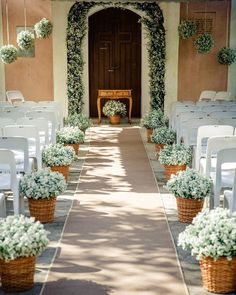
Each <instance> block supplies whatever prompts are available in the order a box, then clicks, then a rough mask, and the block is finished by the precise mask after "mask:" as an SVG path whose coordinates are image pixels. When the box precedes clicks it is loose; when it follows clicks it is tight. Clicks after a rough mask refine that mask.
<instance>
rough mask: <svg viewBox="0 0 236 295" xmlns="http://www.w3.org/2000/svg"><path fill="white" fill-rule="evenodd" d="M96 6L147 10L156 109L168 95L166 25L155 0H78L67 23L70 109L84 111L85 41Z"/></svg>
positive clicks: (149, 57)
mask: <svg viewBox="0 0 236 295" xmlns="http://www.w3.org/2000/svg"><path fill="white" fill-rule="evenodd" d="M94 6H103V7H104V8H108V7H117V8H126V7H133V8H135V9H137V10H140V11H143V12H145V16H144V17H142V18H141V22H142V23H143V24H144V27H145V28H146V36H147V38H148V42H147V46H148V61H149V93H150V97H151V107H152V108H153V109H158V108H160V109H162V110H163V108H164V97H165V83H164V79H165V50H166V45H165V29H164V24H163V23H164V18H163V14H162V11H161V9H160V7H159V5H158V4H157V3H156V2H148V3H135V2H125V3H121V2H115V3H114V2H85V1H84V2H76V3H75V4H74V5H73V6H72V8H71V10H70V12H69V15H68V27H67V67H68V68H67V94H68V104H69V113H70V114H73V113H81V112H82V109H83V104H84V102H83V98H84V97H83V96H84V85H83V78H82V76H83V70H84V60H83V53H82V43H83V40H84V37H85V36H86V34H87V15H88V13H89V10H90V9H91V8H92V7H94Z"/></svg>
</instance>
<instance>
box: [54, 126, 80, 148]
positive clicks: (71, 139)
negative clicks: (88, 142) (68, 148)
mask: <svg viewBox="0 0 236 295" xmlns="http://www.w3.org/2000/svg"><path fill="white" fill-rule="evenodd" d="M56 139H57V143H63V144H64V143H67V144H72V143H78V144H79V143H83V142H84V132H83V131H81V130H80V129H79V127H73V126H68V127H64V128H62V129H60V130H58V131H57V132H56Z"/></svg>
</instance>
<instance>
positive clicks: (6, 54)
mask: <svg viewBox="0 0 236 295" xmlns="http://www.w3.org/2000/svg"><path fill="white" fill-rule="evenodd" d="M0 56H1V60H2V62H3V63H5V64H11V63H13V62H14V61H16V60H17V48H16V47H15V46H14V45H4V46H2V47H1V48H0Z"/></svg>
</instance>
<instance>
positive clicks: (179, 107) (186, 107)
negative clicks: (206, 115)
mask: <svg viewBox="0 0 236 295" xmlns="http://www.w3.org/2000/svg"><path fill="white" fill-rule="evenodd" d="M197 110H198V107H197V106H196V105H188V104H187V105H184V104H182V105H176V107H175V110H174V113H173V117H172V118H171V128H172V129H174V130H176V128H177V127H176V125H177V120H178V116H179V114H180V113H186V112H191V111H197Z"/></svg>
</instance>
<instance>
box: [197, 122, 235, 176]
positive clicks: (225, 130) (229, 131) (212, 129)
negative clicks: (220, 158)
mask: <svg viewBox="0 0 236 295" xmlns="http://www.w3.org/2000/svg"><path fill="white" fill-rule="evenodd" d="M233 134H234V127H232V126H227V125H204V126H200V127H198V131H197V146H196V151H195V157H194V158H195V165H194V166H195V167H194V168H195V169H196V170H197V171H199V168H200V160H201V158H205V157H206V145H207V142H206V140H207V139H208V138H209V137H211V136H225V135H233ZM204 141H205V142H204Z"/></svg>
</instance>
